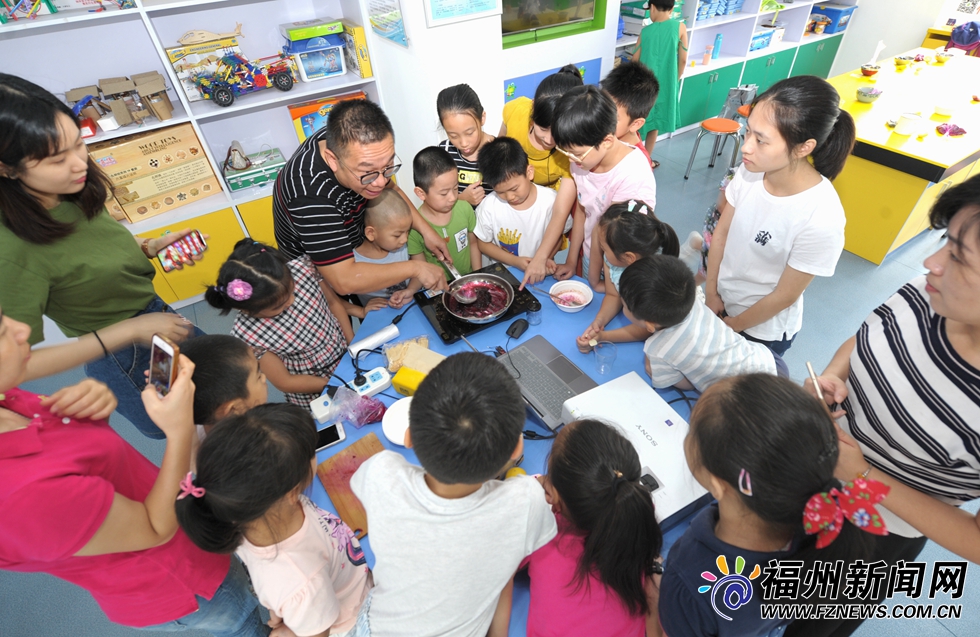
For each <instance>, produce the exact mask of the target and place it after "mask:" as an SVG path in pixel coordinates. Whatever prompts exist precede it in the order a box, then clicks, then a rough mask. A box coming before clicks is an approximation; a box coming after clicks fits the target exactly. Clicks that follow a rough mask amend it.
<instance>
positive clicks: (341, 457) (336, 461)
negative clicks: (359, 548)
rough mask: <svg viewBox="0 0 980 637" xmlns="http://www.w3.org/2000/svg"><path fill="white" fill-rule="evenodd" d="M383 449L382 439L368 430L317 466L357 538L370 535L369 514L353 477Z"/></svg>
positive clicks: (342, 517) (319, 474)
mask: <svg viewBox="0 0 980 637" xmlns="http://www.w3.org/2000/svg"><path fill="white" fill-rule="evenodd" d="M379 451H384V447H383V446H382V445H381V441H380V440H378V436H377V435H375V434H374V433H369V434H368V435H366V436H364V437H363V438H361V439H360V440H358V441H357V442H355V443H354V444H352V445H351V446H349V447H347V448H346V449H344V450H342V451H338V452H337V453H336V455H334V456H331V457H330V458H327V459H326V460H324V461H323V462H321V463H320V464H319V466H317V468H316V474H317V475H318V476H319V477H320V482H322V483H323V488H324V489H326V490H327V495H329V496H330V501H331V502H333V505H334V506H335V507H336V508H337V515H339V516H340V519H341V520H343V521H344V522H346V523H347V526H349V527H350V528H351V530H353V531H354V535H356V536H357V537H358V539H360V538H363V537H364V536H365V535H367V532H368V526H367V514H366V513H365V512H364V507H363V506H361V501H360V500H358V499H357V496H355V495H354V492H353V491H351V488H350V477H351V476H352V475H354V472H355V471H357V469H358V467H360V466H361V465H362V464H363V463H364V461H365V460H367V459H368V458H370V457H371V456H373V455H374V454H376V453H378V452H379Z"/></svg>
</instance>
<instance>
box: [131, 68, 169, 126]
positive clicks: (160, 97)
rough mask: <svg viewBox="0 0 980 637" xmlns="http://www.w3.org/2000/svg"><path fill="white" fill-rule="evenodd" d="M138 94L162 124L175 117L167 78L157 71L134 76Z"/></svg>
mask: <svg viewBox="0 0 980 637" xmlns="http://www.w3.org/2000/svg"><path fill="white" fill-rule="evenodd" d="M133 82H134V83H135V84H136V92H137V94H139V96H140V98H141V99H142V102H143V105H144V106H146V108H148V109H149V110H150V113H152V114H153V116H154V117H156V118H157V119H158V120H160V121H161V122H164V121H166V120H168V119H170V118H171V117H173V113H174V106H173V104H172V103H171V102H170V97H169V96H168V95H167V83H166V80H165V78H164V77H163V76H162V75H160V74H159V73H157V72H156V71H150V72H149V73H140V74H138V75H134V76H133Z"/></svg>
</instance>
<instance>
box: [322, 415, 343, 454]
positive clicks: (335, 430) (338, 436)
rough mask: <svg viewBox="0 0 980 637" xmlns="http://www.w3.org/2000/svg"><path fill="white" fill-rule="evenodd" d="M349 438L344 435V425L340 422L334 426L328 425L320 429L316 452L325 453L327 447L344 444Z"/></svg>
mask: <svg viewBox="0 0 980 637" xmlns="http://www.w3.org/2000/svg"><path fill="white" fill-rule="evenodd" d="M346 438H347V434H346V433H344V425H343V424H342V423H339V422H335V423H334V424H332V425H328V426H326V427H324V428H323V429H319V430H317V432H316V450H317V451H323V450H324V449H326V448H327V447H332V446H334V445H335V444H337V443H338V442H342V441H343V440H345V439H346Z"/></svg>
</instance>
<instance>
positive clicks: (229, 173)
mask: <svg viewBox="0 0 980 637" xmlns="http://www.w3.org/2000/svg"><path fill="white" fill-rule="evenodd" d="M248 159H249V161H251V162H252V165H251V166H249V167H248V168H244V169H242V170H235V169H234V168H229V167H227V166H225V168H224V173H225V182H227V183H228V187H229V188H230V189H231V190H241V189H243V188H251V187H252V186H258V185H261V184H264V183H267V182H270V181H275V180H276V177H277V176H278V175H279V171H280V170H282V167H283V166H285V165H286V158H285V157H283V156H282V153H281V152H280V151H279V149H278V148H273V149H272V150H264V151H260V152H257V153H251V154H249V155H248Z"/></svg>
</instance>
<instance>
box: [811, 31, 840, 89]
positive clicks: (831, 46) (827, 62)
mask: <svg viewBox="0 0 980 637" xmlns="http://www.w3.org/2000/svg"><path fill="white" fill-rule="evenodd" d="M843 38H844V36H842V35H838V36H835V37H832V38H829V39H827V40H824V41H823V42H821V43H820V47H819V48H818V49H817V55H816V57H815V58H814V59H813V68H811V69H810V74H811V75H816V76H819V77H822V78H824V79H827V78H828V77H830V67H832V66H833V65H834V58H836V57H837V50H838V49H839V48H840V42H841V40H842V39H843Z"/></svg>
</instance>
